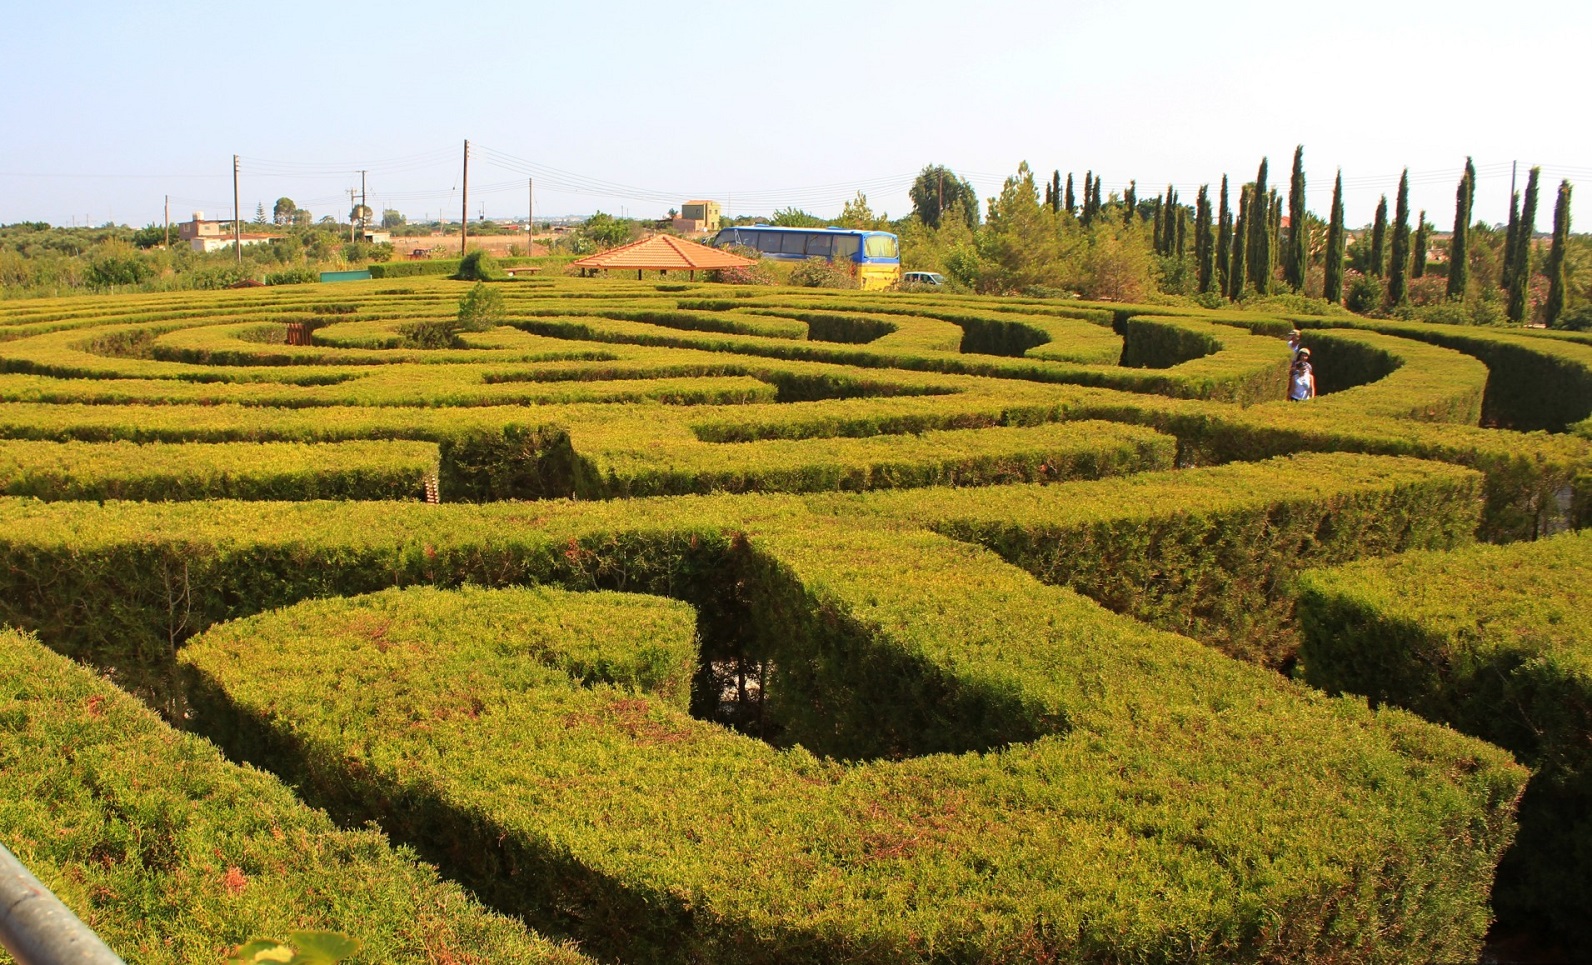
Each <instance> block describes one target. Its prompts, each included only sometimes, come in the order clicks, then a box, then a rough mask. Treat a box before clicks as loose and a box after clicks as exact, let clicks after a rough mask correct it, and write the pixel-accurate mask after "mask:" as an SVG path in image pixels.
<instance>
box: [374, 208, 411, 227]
mask: <svg viewBox="0 0 1592 965" xmlns="http://www.w3.org/2000/svg"><path fill="white" fill-rule="evenodd" d="M408 221H409V219H408V218H405V217H404V216H403V212H401V211H395V210H393V209H392V208H383V209H382V212H381V226H382V227H383V228H386V229H387V230H389V231H390V230H392V229H394V228H402V227H403V226H404V225H405V224H407V223H408Z"/></svg>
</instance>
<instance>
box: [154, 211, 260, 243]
mask: <svg viewBox="0 0 1592 965" xmlns="http://www.w3.org/2000/svg"><path fill="white" fill-rule="evenodd" d="M177 237H178V238H181V239H182V240H183V241H186V242H188V247H190V248H192V249H193V250H194V251H220V250H221V249H223V248H230V247H232V241H233V238H232V222H230V221H206V220H205V213H204V212H203V211H195V212H194V213H193V220H192V221H181V222H178V224H177ZM275 237H276V235H262V234H255V233H253V232H248V231H245V232H244V233H243V237H242V238H241V239H240V240H241V241H242V243H243V244H245V245H258V244H262V243H264V242H267V241H270V240H271V239H272V238H275Z"/></svg>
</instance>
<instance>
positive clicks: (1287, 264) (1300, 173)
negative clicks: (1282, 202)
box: [1284, 144, 1310, 292]
mask: <svg viewBox="0 0 1592 965" xmlns="http://www.w3.org/2000/svg"><path fill="white" fill-rule="evenodd" d="M1309 230H1310V229H1309V228H1307V227H1306V225H1305V146H1304V145H1303V144H1301V145H1299V146H1298V147H1296V148H1294V161H1293V177H1292V178H1291V179H1290V180H1289V182H1288V257H1287V259H1286V260H1285V261H1284V270H1285V273H1286V277H1287V279H1288V287H1289V288H1292V289H1293V290H1294V291H1296V292H1297V291H1303V290H1304V287H1305V266H1306V258H1307V257H1308V248H1307V245H1308V242H1309V237H1308V235H1309Z"/></svg>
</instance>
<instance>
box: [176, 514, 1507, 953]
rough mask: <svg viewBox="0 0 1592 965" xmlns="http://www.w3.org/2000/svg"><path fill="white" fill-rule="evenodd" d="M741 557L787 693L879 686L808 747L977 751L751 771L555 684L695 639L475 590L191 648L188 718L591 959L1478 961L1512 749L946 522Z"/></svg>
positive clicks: (242, 631) (622, 696)
mask: <svg viewBox="0 0 1592 965" xmlns="http://www.w3.org/2000/svg"><path fill="white" fill-rule="evenodd" d="M582 548H584V545H582ZM591 552H592V553H593V554H594V555H595V556H597V557H598V558H599V560H600V558H601V556H602V555H603V551H602V550H601V549H593V550H592V551H591ZM740 552H742V553H749V554H750V565H749V569H748V570H747V571H746V572H747V574H748V579H749V580H750V584H749V588H750V592H751V595H752V601H751V613H752V614H753V619H754V621H755V622H756V624H757V626H758V627H759V628H760V629H761V630H763V631H765V632H766V631H776V630H777V635H778V636H779V637H780V639H782V640H785V641H788V643H787V647H788V648H790V650H789V651H787V653H788V654H789V655H788V656H786V657H785V659H784V662H783V663H781V662H780V661H781V658H780V657H779V656H776V658H775V659H776V664H777V665H781V666H785V667H787V668H790V669H789V671H787V672H786V673H785V675H784V676H779V677H776V678H775V679H774V684H773V685H774V686H775V687H781V686H783V687H796V686H799V684H798V682H797V676H798V675H799V674H800V673H801V672H804V668H798V667H796V666H795V661H794V659H792V658H793V657H795V656H797V655H799V654H805V656H806V657H807V659H808V660H809V661H812V662H814V663H815V664H816V667H817V669H816V671H815V672H817V673H818V674H819V675H820V676H822V673H823V668H825V667H829V666H832V665H831V664H830V658H829V657H828V654H831V653H841V654H848V655H851V658H852V659H854V660H857V661H860V662H862V663H865V664H869V665H871V666H873V667H874V668H875V669H876V670H878V671H879V673H878V674H876V675H875V676H871V677H855V676H851V675H849V674H848V675H846V679H848V680H851V681H852V682H853V684H854V685H855V686H857V687H858V692H857V693H846V692H836V691H831V690H830V689H828V688H827V687H826V688H824V689H822V690H821V691H819V692H818V693H821V694H822V695H824V699H825V700H826V701H833V702H837V703H843V702H845V701H847V700H849V699H852V698H853V697H856V698H858V699H859V701H860V704H861V706H858V707H856V708H851V709H848V710H845V711H842V712H841V713H840V714H839V716H838V717H837V721H838V722H839V723H840V727H839V729H838V730H831V731H829V732H828V733H822V732H821V733H819V734H815V735H814V736H815V743H814V744H813V745H812V746H813V747H814V748H815V749H819V750H824V751H829V752H836V753H843V752H844V751H845V750H846V747H847V746H848V742H849V740H850V739H852V738H858V737H860V738H861V739H862V740H863V741H864V742H865V746H866V745H873V746H877V745H878V744H879V743H880V739H879V738H880V735H894V736H900V737H901V738H902V739H903V740H904V741H905V742H906V743H907V744H908V745H909V746H911V747H912V749H913V750H914V751H922V750H930V749H933V747H934V746H935V744H936V739H935V736H934V735H935V734H936V733H943V734H945V735H950V736H951V738H952V739H955V740H957V741H958V743H960V744H962V745H964V746H965V745H966V744H967V743H968V742H969V741H970V740H971V741H976V742H979V743H988V742H993V741H998V742H999V744H997V745H996V746H986V747H983V748H980V749H982V750H985V751H986V752H985V753H979V754H964V755H959V756H951V755H944V754H935V755H930V756H926V757H916V758H912V759H905V760H899V761H885V760H875V761H871V762H862V761H859V762H856V763H851V764H842V763H838V762H834V761H825V760H822V759H819V758H816V757H814V756H813V755H812V754H811V753H809V752H807V751H805V750H801V749H793V750H789V751H785V752H780V751H776V750H775V749H774V748H772V747H770V746H768V745H767V744H764V743H760V742H758V741H755V740H752V739H749V738H746V737H741V736H736V735H734V734H732V733H730V732H728V731H726V730H724V729H722V728H719V727H716V726H713V725H709V724H705V723H702V722H698V721H694V720H692V719H690V718H689V717H686V716H685V715H684V714H682V713H681V712H680V711H679V710H678V709H677V706H678V705H677V704H676V703H675V702H674V697H673V696H672V695H671V692H670V691H669V690H668V689H666V688H665V689H664V690H662V691H661V692H660V691H659V690H658V689H657V685H655V684H647V683H645V682H642V683H639V684H636V685H632V684H627V683H626V682H625V680H624V679H623V678H622V676H621V672H620V671H617V670H616V671H613V672H611V673H610V674H609V678H610V679H603V680H595V681H594V680H592V679H590V677H589V676H587V675H585V674H582V673H579V672H578V671H577V673H576V675H574V676H572V675H571V672H570V670H569V669H567V667H568V664H569V663H570V657H569V656H567V655H569V654H576V655H582V656H578V657H577V658H576V659H577V660H578V661H586V662H589V660H590V658H586V657H584V656H583V655H586V654H602V653H619V654H624V653H626V652H627V651H632V650H633V649H634V648H635V647H638V646H641V645H642V644H643V643H644V642H646V641H657V640H659V639H660V637H661V638H662V639H663V640H667V641H689V639H690V634H691V626H690V624H689V622H688V621H677V622H676V623H675V624H674V625H673V626H672V627H671V628H669V629H656V630H655V629H652V626H653V625H652V624H651V623H648V622H647V621H645V620H636V619H633V618H627V619H624V620H615V619H613V618H607V617H596V618H592V617H591V616H589V612H590V611H589V609H588V607H587V605H586V604H584V603H582V602H580V601H574V600H570V599H569V598H560V597H558V596H554V595H544V596H543V598H542V599H543V601H544V603H543V604H542V605H541V606H536V605H532V603H531V602H530V601H529V600H526V599H525V598H523V597H516V598H513V602H514V604H515V605H513V606H509V605H506V604H500V603H496V602H494V601H493V600H492V599H491V598H490V595H489V594H485V593H482V592H480V591H469V592H466V593H464V594H460V595H452V594H449V595H443V594H437V593H435V592H434V591H429V590H411V591H408V592H405V593H387V594H382V595H379V596H377V597H373V598H366V599H359V600H345V601H320V602H314V603H307V604H303V605H301V606H298V607H295V608H292V609H290V610H287V611H284V612H282V613H280V614H275V615H268V616H263V617H260V618H256V619H251V620H247V621H243V622H240V623H238V624H234V625H229V626H225V627H218V628H216V629H215V630H213V631H211V632H210V633H209V634H207V635H206V636H205V637H204V638H203V639H201V640H199V641H196V642H195V643H193V644H192V645H190V646H189V647H188V648H186V649H185V650H184V653H183V659H184V661H185V663H187V664H189V665H191V666H193V667H194V668H196V669H197V670H199V671H200V672H201V674H203V676H204V678H205V680H207V681H208V682H209V686H208V687H207V688H206V691H205V693H206V696H205V697H204V698H203V700H202V701H201V705H200V707H199V708H198V713H199V717H198V720H199V721H200V722H201V724H202V725H203V726H213V727H214V728H216V732H217V733H218V734H220V735H221V739H222V740H223V742H224V743H225V744H226V745H227V746H228V747H230V748H232V749H233V752H234V753H238V754H240V755H243V756H245V757H253V758H258V759H260V760H262V761H267V762H269V763H270V764H271V766H273V767H275V768H279V769H280V770H281V771H282V772H283V773H285V774H288V775H290V778H291V779H292V780H294V781H295V782H296V783H298V785H299V786H300V787H301V789H302V790H303V791H304V793H306V794H308V795H310V796H311V797H312V798H314V799H316V800H319V801H323V802H325V803H326V804H327V805H328V806H330V807H331V808H332V809H333V810H334V811H335V812H336V813H338V814H340V815H343V816H344V818H345V819H348V820H358V819H360V818H362V817H367V816H368V817H375V818H376V819H378V820H380V821H381V822H382V823H383V824H384V825H386V826H387V827H388V828H389V830H390V832H391V833H393V834H395V835H397V836H398V837H400V838H402V839H404V840H408V841H413V842H414V843H415V844H416V846H417V847H420V848H421V849H422V850H423V851H424V852H425V853H428V854H436V855H438V856H439V860H445V861H447V863H448V866H449V868H450V869H451V870H452V871H453V872H454V873H456V874H459V875H461V876H463V877H464V878H465V879H466V880H468V881H469V882H470V884H471V886H472V887H473V888H475V889H477V890H479V891H480V892H482V893H483V894H485V895H487V896H488V897H489V899H490V900H491V901H493V902H494V903H495V904H497V905H500V906H502V907H505V908H512V909H514V910H515V911H516V912H517V913H519V914H521V915H523V916H525V917H526V919H527V920H528V921H530V922H532V923H533V924H534V925H535V926H536V927H538V928H542V929H545V930H547V931H549V932H553V933H563V932H566V931H567V932H568V933H569V934H572V935H574V936H576V937H578V938H579V939H580V940H581V941H582V943H583V946H584V947H586V948H587V949H589V950H590V951H591V952H593V953H594V954H597V955H599V956H601V957H604V958H610V959H614V958H617V959H624V960H637V961H656V962H671V961H681V962H684V961H724V962H761V961H770V962H830V961H841V960H844V961H856V962H904V961H921V962H927V961H943V960H945V959H946V957H947V956H950V957H953V958H955V959H961V960H973V961H1005V960H1012V959H1029V960H1098V961H1105V960H1112V961H1153V960H1170V959H1174V958H1176V959H1180V960H1188V959H1191V958H1192V959H1207V960H1215V959H1221V960H1226V961H1277V960H1283V959H1300V958H1313V959H1317V960H1327V959H1340V960H1350V959H1354V960H1361V959H1373V960H1375V959H1383V960H1396V959H1410V958H1416V959H1424V960H1429V959H1433V958H1455V959H1457V958H1463V957H1466V956H1471V955H1474V954H1475V952H1476V950H1477V948H1478V946H1479V943H1480V940H1481V936H1482V934H1483V932H1484V930H1485V927H1486V922H1487V917H1488V916H1487V912H1486V907H1485V901H1486V892H1487V887H1488V883H1489V879H1490V872H1491V867H1492V864H1493V862H1494V861H1495V860H1496V856H1497V853H1498V851H1499V850H1500V849H1501V848H1502V847H1503V846H1504V845H1505V844H1506V843H1507V841H1508V839H1509V836H1510V822H1509V814H1510V811H1511V810H1512V807H1513V802H1514V800H1515V796H1516V794H1517V793H1518V789H1519V786H1520V783H1521V781H1522V779H1523V776H1524V774H1523V771H1522V770H1521V769H1520V768H1518V767H1516V766H1514V765H1512V764H1511V763H1510V762H1509V761H1508V759H1507V757H1506V756H1505V755H1504V754H1502V752H1499V751H1497V750H1495V749H1492V748H1489V747H1487V746H1486V745H1484V744H1481V743H1479V742H1475V741H1471V740H1468V739H1466V738H1462V737H1460V736H1459V735H1456V734H1453V733H1452V732H1449V731H1445V730H1442V729H1438V728H1433V727H1431V726H1430V725H1427V724H1425V723H1423V722H1421V721H1419V720H1417V719H1416V718H1414V717H1413V716H1409V715H1403V714H1399V713H1397V712H1384V713H1372V712H1369V711H1367V710H1366V708H1365V707H1364V706H1363V705H1362V704H1358V703H1355V702H1353V701H1346V700H1337V701H1334V700H1330V699H1327V698H1325V697H1323V696H1321V695H1319V694H1316V693H1314V692H1311V691H1309V690H1306V689H1304V688H1300V687H1297V686H1294V685H1291V684H1289V683H1287V682H1286V681H1283V680H1281V679H1279V678H1278V677H1276V676H1275V675H1272V674H1269V673H1266V672H1264V671H1260V670H1257V669H1254V668H1249V667H1245V666H1244V665H1242V664H1238V663H1235V662H1232V661H1228V660H1226V659H1224V658H1221V657H1219V656H1217V655H1215V654H1212V653H1210V652H1209V651H1206V650H1204V649H1202V648H1200V647H1199V646H1197V645H1195V644H1193V643H1192V642H1190V641H1187V640H1184V639H1181V638H1178V637H1175V636H1172V635H1169V634H1162V633H1157V632H1155V631H1150V630H1147V629H1145V628H1143V627H1142V626H1140V625H1137V624H1135V623H1133V622H1132V621H1129V620H1125V619H1122V618H1119V617H1116V616H1113V615H1111V614H1108V613H1105V612H1104V611H1101V610H1099V609H1098V608H1097V607H1095V606H1094V605H1093V604H1091V603H1089V602H1087V601H1085V600H1083V599H1081V598H1079V597H1077V596H1076V595H1074V594H1072V593H1070V592H1069V591H1066V590H1062V589H1057V588H1047V587H1044V586H1042V585H1040V584H1037V583H1035V582H1034V581H1033V580H1032V579H1031V578H1029V577H1027V576H1026V575H1025V574H1022V573H1021V572H1019V571H1017V570H1014V569H1013V568H1011V567H1009V566H1006V565H1005V564H1003V563H1001V562H999V561H998V560H996V559H994V558H993V557H991V556H989V555H988V554H986V553H983V552H981V551H979V550H976V549H972V548H969V547H966V546H962V545H958V544H956V543H953V542H951V541H948V540H945V539H944V538H942V537H937V536H933V535H930V534H924V533H917V534H911V533H903V532H899V531H895V530H870V529H868V528H866V527H861V526H859V525H858V524H857V523H856V521H832V522H830V523H828V524H826V525H821V526H818V527H817V528H816V529H811V530H808V531H805V532H802V531H790V532H778V531H774V532H769V533H768V534H767V535H753V536H751V537H750V538H749V540H748V542H747V543H746V544H745V549H744V550H742V551H740ZM880 572H889V573H891V574H895V575H898V576H899V577H900V578H898V579H894V580H890V581H883V582H880V581H877V580H876V579H875V578H874V577H876V575H877V574H878V573H880ZM926 596H927V597H928V598H929V599H932V600H934V601H935V604H936V605H935V606H933V607H925V606H924V602H925V597H926ZM636 605H637V606H644V605H645V604H642V603H639V602H638V603H637V604H636ZM666 646H668V647H669V652H675V650H674V645H673V643H669V644H666ZM790 651H794V652H790ZM836 669H838V667H837V668H836ZM665 679H667V680H669V681H671V682H677V681H678V679H679V678H678V676H673V677H670V676H667V675H665ZM875 680H877V681H880V682H881V683H882V684H883V685H884V686H885V689H883V690H881V691H880V692H878V693H872V692H870V691H871V688H870V686H869V685H870V684H871V683H872V682H873V681H875ZM815 696H817V694H808V693H805V692H795V693H792V694H791V697H792V699H794V700H796V701H798V702H802V703H805V701H806V700H807V699H809V698H811V697H815ZM925 714H927V715H929V720H928V721H927V722H926V723H927V725H928V726H927V728H926V729H922V730H919V729H918V728H917V727H916V726H915V724H916V723H917V722H918V721H920V720H922V719H923V715H925ZM940 715H944V717H945V718H948V719H946V720H944V726H943V727H942V729H940V730H939V731H936V730H935V729H934V727H933V720H934V719H935V718H936V717H939V716H940ZM851 720H856V721H859V722H864V721H872V722H874V726H873V727H872V728H869V732H867V733H862V732H858V733H853V732H852V731H851V730H850V729H849V728H848V727H847V726H846V724H847V722H849V721H851ZM1013 741H1021V743H1012V742H1013ZM450 856H451V858H450Z"/></svg>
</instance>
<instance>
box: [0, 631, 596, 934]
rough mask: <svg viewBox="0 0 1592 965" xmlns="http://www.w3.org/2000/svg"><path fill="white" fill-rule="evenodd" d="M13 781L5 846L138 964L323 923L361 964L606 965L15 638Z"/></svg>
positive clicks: (3, 702) (7, 744)
mask: <svg viewBox="0 0 1592 965" xmlns="http://www.w3.org/2000/svg"><path fill="white" fill-rule="evenodd" d="M0 777H3V778H4V784H5V789H6V792H5V794H4V795H0V837H3V838H4V839H5V843H6V846H7V847H8V848H10V849H12V850H13V851H14V852H15V853H16V855H17V857H18V858H20V859H21V860H22V861H23V862H24V863H25V864H26V865H27V866H28V867H29V868H30V869H31V870H32V871H33V872H34V874H35V875H36V876H37V877H38V878H40V879H41V880H42V881H44V882H46V883H48V885H49V886H50V888H51V889H52V890H53V891H54V892H55V893H56V895H57V896H58V897H60V898H61V899H62V900H63V901H64V902H65V903H66V904H67V905H68V906H70V907H71V908H72V909H73V910H74V911H75V912H76V913H77V915H78V917H80V918H82V919H83V921H84V922H85V923H86V924H87V925H88V926H89V927H90V928H93V929H94V930H95V931H96V932H98V933H99V935H100V937H101V938H103V939H105V941H106V942H107V943H108V944H109V945H110V946H111V948H112V949H114V950H115V951H116V952H117V953H119V954H120V955H121V956H122V957H123V958H125V959H127V960H128V961H137V962H150V963H186V962H214V961H220V960H222V958H223V957H224V956H225V955H227V953H228V952H229V951H230V950H231V948H232V947H233V946H236V945H239V944H242V943H243V942H245V941H247V940H249V939H251V938H259V937H263V936H267V935H271V936H277V937H282V936H285V935H286V934H287V933H288V932H292V931H298V930H317V929H322V930H332V931H347V932H350V933H352V934H353V936H354V937H356V938H357V939H358V940H359V942H360V944H361V946H362V949H361V952H360V954H359V955H358V956H356V957H355V958H354V959H352V960H351V961H353V962H370V963H379V962H413V963H416V965H420V963H434V962H437V961H439V960H449V959H451V960H455V961H458V960H463V959H467V958H474V959H476V960H490V961H494V962H527V963H529V962H545V963H564V965H577V963H581V962H590V961H591V960H590V959H588V958H586V957H584V956H582V955H579V954H577V953H576V952H575V951H574V950H573V949H570V948H568V947H561V946H559V945H555V944H554V943H552V942H550V941H548V940H547V939H545V938H542V937H541V936H538V935H536V934H534V933H532V932H530V931H529V930H527V929H526V928H525V927H524V926H523V925H522V924H520V923H519V922H517V921H515V920H514V919H512V918H508V917H505V916H503V915H499V914H494V913H492V912H489V911H487V910H486V909H484V908H482V907H481V906H480V905H479V904H478V903H477V902H476V901H475V900H474V899H472V898H470V897H469V896H467V895H466V894H465V893H464V891H463V890H462V889H461V888H460V887H459V886H458V885H456V884H453V883H451V882H443V881H440V880H439V879H438V877H437V874H436V871H435V870H433V869H431V868H428V867H426V866H424V865H421V864H420V863H418V862H417V861H415V859H414V856H413V853H412V852H410V851H408V850H407V849H403V848H394V847H393V846H392V845H390V844H389V843H388V841H387V839H386V837H385V836H384V835H382V834H381V833H379V832H377V831H373V830H369V829H366V830H359V831H344V830H339V829H338V828H337V827H335V826H334V825H333V824H332V822H331V820H329V819H328V818H327V816H326V815H325V814H324V813H323V812H321V811H319V810H316V809H313V808H311V807H308V806H307V805H305V804H304V803H303V801H301V800H299V799H298V798H297V797H295V796H294V794H293V792H292V791H290V790H289V789H288V788H287V787H286V786H284V785H283V784H282V783H281V782H280V781H278V780H277V779H276V778H274V777H272V776H270V775H269V774H264V773H261V772H260V771H258V770H255V769H253V768H249V767H239V766H238V765H236V764H233V763H230V762H228V761H227V760H225V759H224V758H223V757H222V756H221V754H220V753H219V752H218V751H217V750H216V748H215V747H214V746H213V745H211V744H210V743H209V742H208V741H205V740H202V739H199V738H196V737H193V736H189V735H185V734H180V733H178V732H176V731H174V730H172V729H171V728H170V727H168V726H166V725H165V724H164V723H162V722H161V721H160V719H159V718H158V717H156V716H155V714H154V713H152V712H151V711H150V710H149V709H148V708H146V707H144V706H143V705H141V704H140V703H139V702H138V701H136V700H134V699H133V698H132V697H130V696H128V695H127V694H126V693H124V692H122V691H120V690H118V689H117V688H115V687H113V686H111V685H110V684H109V683H107V682H105V681H104V680H102V679H99V678H98V677H96V676H95V675H94V674H93V673H91V672H90V671H88V670H85V669H83V668H82V667H79V666H76V665H74V664H73V663H72V662H71V661H69V660H66V659H64V658H62V657H60V656H58V655H56V654H53V653H50V652H49V651H48V650H46V649H45V648H44V647H42V646H40V645H39V644H38V642H37V641H35V640H33V639H30V638H28V637H26V636H24V635H22V634H19V633H16V632H14V631H9V630H0Z"/></svg>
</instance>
